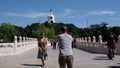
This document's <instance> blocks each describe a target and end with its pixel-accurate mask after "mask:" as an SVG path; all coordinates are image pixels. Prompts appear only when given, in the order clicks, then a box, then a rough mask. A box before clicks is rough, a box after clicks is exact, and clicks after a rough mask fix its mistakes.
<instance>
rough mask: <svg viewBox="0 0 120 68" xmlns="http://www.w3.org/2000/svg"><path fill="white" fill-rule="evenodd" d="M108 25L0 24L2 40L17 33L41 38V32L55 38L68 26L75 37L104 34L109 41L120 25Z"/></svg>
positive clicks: (59, 23) (119, 33) (104, 23)
mask: <svg viewBox="0 0 120 68" xmlns="http://www.w3.org/2000/svg"><path fill="white" fill-rule="evenodd" d="M107 25H108V23H106V22H102V23H101V24H92V25H90V26H89V27H86V28H78V27H76V26H75V25H74V24H72V23H70V24H68V23H67V24H65V23H63V22H58V23H54V24H52V25H50V24H49V23H48V22H45V23H38V22H36V23H32V24H31V25H27V26H26V27H24V28H23V27H20V26H16V25H12V24H10V23H2V24H0V40H1V39H2V40H3V41H2V42H12V41H13V36H15V35H16V36H22V37H23V36H24V37H34V38H39V37H40V33H41V32H45V34H46V36H47V37H48V38H55V36H56V35H58V34H60V28H61V26H67V27H68V33H69V34H71V35H72V36H73V37H88V36H96V37H98V36H99V35H102V37H103V41H107V39H108V35H109V33H110V32H113V33H115V35H116V36H118V35H120V26H113V27H107Z"/></svg>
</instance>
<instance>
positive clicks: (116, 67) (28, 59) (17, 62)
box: [0, 46, 120, 68]
mask: <svg viewBox="0 0 120 68" xmlns="http://www.w3.org/2000/svg"><path fill="white" fill-rule="evenodd" d="M73 51H74V67H73V68H120V56H118V55H117V56H115V58H114V60H109V59H108V58H107V56H106V55H104V54H93V53H89V52H85V51H82V50H79V49H73ZM48 55H49V57H48V60H46V66H45V67H44V68H59V66H58V50H52V47H50V46H49V47H48ZM36 56H37V48H34V49H32V50H29V51H27V52H24V53H22V54H19V55H12V56H0V68H41V66H40V65H41V61H40V60H38V59H37V58H36Z"/></svg>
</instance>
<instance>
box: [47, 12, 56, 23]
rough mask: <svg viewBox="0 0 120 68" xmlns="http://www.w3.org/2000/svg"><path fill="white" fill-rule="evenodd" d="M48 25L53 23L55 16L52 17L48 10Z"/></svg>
mask: <svg viewBox="0 0 120 68" xmlns="http://www.w3.org/2000/svg"><path fill="white" fill-rule="evenodd" d="M48 23H50V24H53V23H55V16H54V14H53V12H52V10H50V14H49V15H48Z"/></svg>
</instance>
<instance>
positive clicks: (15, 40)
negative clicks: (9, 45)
mask: <svg viewBox="0 0 120 68" xmlns="http://www.w3.org/2000/svg"><path fill="white" fill-rule="evenodd" d="M16 46H17V36H14V53H16Z"/></svg>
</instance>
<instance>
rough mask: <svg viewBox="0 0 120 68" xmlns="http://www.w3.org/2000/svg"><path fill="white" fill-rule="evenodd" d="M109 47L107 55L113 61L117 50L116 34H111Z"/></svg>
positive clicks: (108, 42)
mask: <svg viewBox="0 0 120 68" xmlns="http://www.w3.org/2000/svg"><path fill="white" fill-rule="evenodd" d="M107 46H108V54H107V55H108V58H109V59H112V58H114V55H115V48H116V39H115V34H114V33H113V32H111V33H110V35H109V38H108V41H107Z"/></svg>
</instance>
